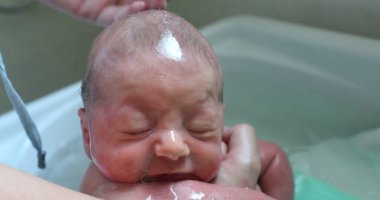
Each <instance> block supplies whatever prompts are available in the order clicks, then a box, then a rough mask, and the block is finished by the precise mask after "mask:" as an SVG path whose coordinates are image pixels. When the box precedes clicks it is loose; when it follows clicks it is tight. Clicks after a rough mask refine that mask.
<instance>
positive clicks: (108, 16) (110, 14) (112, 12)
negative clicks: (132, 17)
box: [96, 1, 146, 26]
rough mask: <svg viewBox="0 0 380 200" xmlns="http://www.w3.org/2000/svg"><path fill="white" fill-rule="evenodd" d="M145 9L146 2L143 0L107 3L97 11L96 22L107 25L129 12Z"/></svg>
mask: <svg viewBox="0 0 380 200" xmlns="http://www.w3.org/2000/svg"><path fill="white" fill-rule="evenodd" d="M145 9H146V4H145V3H144V2H143V1H135V2H134V3H132V4H130V5H109V6H107V7H105V8H104V9H103V10H102V11H101V12H100V13H99V16H98V18H97V20H96V23H97V24H99V25H102V26H107V25H109V24H111V23H113V22H114V21H117V20H118V19H121V18H123V17H126V16H128V15H129V14H132V13H136V12H139V11H142V10H145Z"/></svg>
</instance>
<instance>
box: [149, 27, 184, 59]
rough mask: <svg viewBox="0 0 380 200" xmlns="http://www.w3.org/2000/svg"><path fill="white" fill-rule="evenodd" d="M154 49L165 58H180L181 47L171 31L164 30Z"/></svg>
mask: <svg viewBox="0 0 380 200" xmlns="http://www.w3.org/2000/svg"><path fill="white" fill-rule="evenodd" d="M155 49H156V51H157V52H158V53H159V54H161V55H162V56H163V57H165V58H167V59H172V60H175V61H181V60H182V49H181V47H180V45H179V43H178V41H177V39H176V38H175V37H174V36H173V34H172V32H171V31H165V32H164V33H163V34H162V37H161V39H160V41H159V42H158V44H157V46H156V48H155Z"/></svg>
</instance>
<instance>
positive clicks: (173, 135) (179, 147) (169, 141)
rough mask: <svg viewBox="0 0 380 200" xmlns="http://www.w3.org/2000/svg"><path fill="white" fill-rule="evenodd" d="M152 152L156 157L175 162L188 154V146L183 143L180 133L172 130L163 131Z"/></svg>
mask: <svg viewBox="0 0 380 200" xmlns="http://www.w3.org/2000/svg"><path fill="white" fill-rule="evenodd" d="M154 152H155V154H156V156H158V157H165V158H167V159H170V160H173V161H176V160H178V159H179V158H181V157H186V156H188V155H189V154H190V149H189V146H188V145H187V144H186V143H185V142H184V140H183V138H182V136H181V134H180V133H177V132H176V131H174V130H170V131H165V132H163V133H162V135H160V138H159V140H158V142H157V143H156V145H155V146H154Z"/></svg>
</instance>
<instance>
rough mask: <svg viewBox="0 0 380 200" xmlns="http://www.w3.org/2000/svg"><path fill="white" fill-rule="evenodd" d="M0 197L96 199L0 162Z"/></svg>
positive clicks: (49, 199)
mask: <svg viewBox="0 0 380 200" xmlns="http://www.w3.org/2000/svg"><path fill="white" fill-rule="evenodd" d="M0 199H12V200H19V199H20V200H24V199H29V200H34V199H36V200H37V199H38V200H45V199H46V200H51V199H55V200H66V199H73V200H96V198H94V197H91V196H88V195H85V194H82V193H79V192H77V191H74V190H70V189H67V188H64V187H62V186H59V185H56V184H53V183H50V182H48V181H45V180H43V179H40V178H38V177H35V176H33V175H30V174H27V173H24V172H21V171H18V170H16V169H12V168H10V167H7V166H5V165H1V164H0Z"/></svg>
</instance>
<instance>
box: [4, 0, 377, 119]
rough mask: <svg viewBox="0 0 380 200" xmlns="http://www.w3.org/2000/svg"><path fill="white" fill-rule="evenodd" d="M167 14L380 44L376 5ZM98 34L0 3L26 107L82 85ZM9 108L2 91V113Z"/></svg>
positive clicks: (218, 8) (286, 5)
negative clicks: (286, 26) (250, 19)
mask: <svg viewBox="0 0 380 200" xmlns="http://www.w3.org/2000/svg"><path fill="white" fill-rule="evenodd" d="M168 9H169V10H170V11H172V12H174V13H177V14H179V15H180V16H182V17H184V18H186V19H187V20H188V21H190V22H191V23H193V24H194V25H195V26H196V27H204V26H206V25H208V24H210V23H212V22H214V21H216V20H218V19H221V18H225V17H228V16H232V15H237V14H251V15H258V16H263V17H268V18H272V19H277V20H281V21H289V22H294V23H298V24H303V25H307V26H313V27H317V28H321V29H329V30H332V31H338V32H343V33H346V34H354V35H358V36H360V37H369V38H376V39H380V25H379V24H380V12H378V11H379V9H380V1H375V0H334V1H333V0H261V1H260V0H234V1H232V0H172V1H170V2H169V8H168ZM101 29H102V28H100V27H96V26H94V25H91V24H89V23H86V22H83V21H80V20H77V19H75V18H73V17H70V16H68V15H66V14H63V13H61V12H58V11H56V10H53V9H51V8H49V7H46V6H44V5H42V4H40V3H37V2H35V1H29V0H0V51H1V52H2V54H3V57H4V60H5V64H6V66H7V69H8V76H9V77H10V78H11V80H12V81H13V84H14V86H15V88H16V89H17V90H18V91H19V93H20V95H21V96H22V97H23V98H24V100H25V101H26V102H29V101H31V100H34V99H36V98H38V97H41V96H44V95H46V94H48V93H50V92H52V91H55V90H57V89H59V88H62V87H64V86H66V85H68V84H70V83H73V82H75V81H78V80H80V79H81V77H82V76H83V73H84V69H85V64H86V60H87V53H88V50H89V48H90V46H91V43H92V41H93V40H94V38H95V37H96V35H97V34H98V33H99V32H100V31H101ZM10 109H11V105H10V103H9V102H8V100H7V99H6V96H5V91H4V88H3V87H2V86H1V87H0V113H3V112H5V111H9V110H10Z"/></svg>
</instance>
